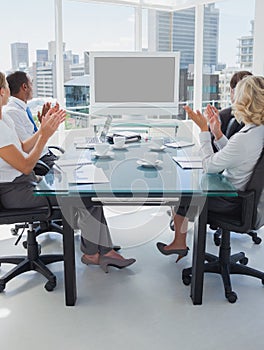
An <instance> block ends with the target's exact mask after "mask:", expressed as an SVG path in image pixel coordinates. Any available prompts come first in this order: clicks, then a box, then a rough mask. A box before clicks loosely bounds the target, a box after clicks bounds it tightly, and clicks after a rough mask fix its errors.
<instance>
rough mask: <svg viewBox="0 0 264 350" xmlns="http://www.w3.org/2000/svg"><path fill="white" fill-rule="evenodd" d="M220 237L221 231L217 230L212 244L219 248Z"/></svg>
mask: <svg viewBox="0 0 264 350" xmlns="http://www.w3.org/2000/svg"><path fill="white" fill-rule="evenodd" d="M221 235H222V230H221V229H217V230H216V231H215V233H214V244H215V245H216V246H217V247H219V246H220V244H221Z"/></svg>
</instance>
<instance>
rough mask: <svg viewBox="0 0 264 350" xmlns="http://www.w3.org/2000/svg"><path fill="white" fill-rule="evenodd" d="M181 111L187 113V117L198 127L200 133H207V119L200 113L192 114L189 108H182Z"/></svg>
mask: <svg viewBox="0 0 264 350" xmlns="http://www.w3.org/2000/svg"><path fill="white" fill-rule="evenodd" d="M183 109H184V110H185V111H186V112H187V114H188V116H189V117H190V118H191V119H192V120H193V121H194V122H195V124H196V125H198V126H199V128H200V129H201V131H208V125H207V119H206V117H205V116H204V115H202V113H201V112H200V111H198V110H197V111H196V112H194V111H193V110H192V109H191V108H190V107H189V106H184V107H183Z"/></svg>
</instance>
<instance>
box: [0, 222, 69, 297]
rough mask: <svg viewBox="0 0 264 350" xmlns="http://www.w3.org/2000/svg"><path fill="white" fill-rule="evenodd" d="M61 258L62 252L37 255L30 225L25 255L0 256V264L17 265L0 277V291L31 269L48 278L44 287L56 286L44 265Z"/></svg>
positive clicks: (37, 250) (53, 277)
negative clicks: (9, 282)
mask: <svg viewBox="0 0 264 350" xmlns="http://www.w3.org/2000/svg"><path fill="white" fill-rule="evenodd" d="M62 260H63V255H62V254H47V255H43V256H40V255H39V248H38V243H37V241H36V234H35V231H34V230H33V227H30V229H29V230H28V236H27V256H26V257H25V256H16V257H10V256H8V257H2V258H0V265H1V263H11V264H16V265H17V266H15V267H14V268H13V269H12V270H10V271H9V272H7V273H6V274H5V275H4V276H3V277H2V278H0V292H2V291H3V290H4V289H5V286H6V283H7V282H8V281H10V280H11V279H13V278H14V277H16V276H18V275H20V274H22V273H24V272H27V271H31V270H35V271H37V272H39V273H41V274H42V275H43V276H44V277H46V278H47V279H48V282H47V283H46V284H45V288H46V290H47V291H52V290H53V289H54V288H55V287H56V277H55V275H54V274H53V273H52V272H51V271H50V270H49V269H48V268H47V267H46V265H47V264H50V263H53V262H57V261H62Z"/></svg>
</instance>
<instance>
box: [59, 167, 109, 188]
mask: <svg viewBox="0 0 264 350" xmlns="http://www.w3.org/2000/svg"><path fill="white" fill-rule="evenodd" d="M65 169H66V171H65V172H66V174H67V178H68V183H69V184H96V183H107V182H109V179H108V177H107V176H106V174H105V173H104V171H103V169H101V168H97V167H96V166H95V165H93V164H88V165H83V166H79V167H77V168H76V167H67V168H65Z"/></svg>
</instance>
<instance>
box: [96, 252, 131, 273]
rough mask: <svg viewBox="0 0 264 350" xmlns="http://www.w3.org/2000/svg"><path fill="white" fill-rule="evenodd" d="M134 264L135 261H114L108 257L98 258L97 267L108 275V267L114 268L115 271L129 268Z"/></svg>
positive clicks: (114, 259)
mask: <svg viewBox="0 0 264 350" xmlns="http://www.w3.org/2000/svg"><path fill="white" fill-rule="evenodd" d="M135 262H136V259H116V258H111V257H110V256H100V259H99V265H100V267H101V269H102V270H103V271H104V272H105V273H108V266H113V267H116V268H117V269H123V268H124V267H127V266H130V265H132V264H134V263H135Z"/></svg>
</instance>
